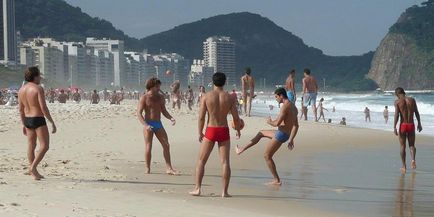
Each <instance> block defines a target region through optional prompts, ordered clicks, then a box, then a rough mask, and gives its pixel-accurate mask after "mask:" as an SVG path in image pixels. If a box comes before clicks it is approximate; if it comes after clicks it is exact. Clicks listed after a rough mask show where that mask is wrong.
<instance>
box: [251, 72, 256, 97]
mask: <svg viewBox="0 0 434 217" xmlns="http://www.w3.org/2000/svg"><path fill="white" fill-rule="evenodd" d="M254 95H255V79H254V78H253V77H252V82H251V83H250V97H252V98H253V96H254Z"/></svg>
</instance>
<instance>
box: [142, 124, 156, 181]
mask: <svg viewBox="0 0 434 217" xmlns="http://www.w3.org/2000/svg"><path fill="white" fill-rule="evenodd" d="M143 136H144V138H145V164H146V168H145V169H146V171H145V172H146V173H147V174H149V173H151V156H152V139H153V138H154V133H153V132H152V131H148V130H146V129H143Z"/></svg>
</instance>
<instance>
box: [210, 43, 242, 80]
mask: <svg viewBox="0 0 434 217" xmlns="http://www.w3.org/2000/svg"><path fill="white" fill-rule="evenodd" d="M203 58H204V61H205V66H208V67H213V68H214V73H215V72H223V73H225V74H226V76H227V82H226V85H234V84H236V82H235V81H236V78H235V42H234V41H233V40H232V39H231V38H230V37H225V36H213V37H209V38H207V39H206V41H205V42H203Z"/></svg>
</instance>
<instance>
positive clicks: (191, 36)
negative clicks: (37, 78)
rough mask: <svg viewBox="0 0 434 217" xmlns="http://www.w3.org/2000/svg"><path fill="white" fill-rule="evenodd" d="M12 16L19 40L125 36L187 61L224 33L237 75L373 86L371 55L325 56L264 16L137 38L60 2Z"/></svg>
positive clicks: (40, 3)
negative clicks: (232, 45)
mask: <svg viewBox="0 0 434 217" xmlns="http://www.w3.org/2000/svg"><path fill="white" fill-rule="evenodd" d="M16 15H17V20H16V23H17V29H19V30H20V31H21V33H22V35H23V37H24V38H29V37H37V36H41V37H45V36H47V37H53V38H55V39H57V40H69V41H83V40H84V39H85V37H90V36H92V37H98V38H102V37H107V38H112V39H120V40H124V41H125V46H126V48H127V49H130V50H135V51H141V50H143V49H148V50H149V51H150V52H153V53H158V52H160V50H163V51H164V52H176V53H179V54H181V55H183V56H185V57H186V58H188V59H190V60H191V59H201V58H202V56H203V55H202V50H203V48H202V46H203V41H204V40H205V39H206V38H207V37H209V36H213V35H225V36H229V37H231V38H233V39H234V40H235V42H236V56H237V61H236V63H237V72H239V75H241V74H242V69H243V68H244V67H245V66H250V67H252V69H253V73H254V75H255V76H256V77H257V78H266V79H267V81H268V82H267V83H268V84H270V85H271V84H279V83H282V80H283V79H285V78H286V76H287V72H288V71H289V70H290V69H292V68H295V69H296V70H297V71H298V72H299V74H298V78H299V79H301V77H302V70H303V69H304V68H310V69H311V70H312V72H313V74H314V75H315V76H316V77H317V79H318V80H321V81H322V80H323V79H325V80H326V85H327V86H328V87H329V88H327V90H369V89H375V88H376V85H375V84H374V82H372V81H371V80H369V79H366V78H365V74H366V73H367V72H368V70H369V66H370V62H371V60H372V56H373V53H367V54H365V55H362V56H348V57H334V56H327V55H324V54H323V52H322V51H321V50H319V49H316V48H313V47H309V46H307V45H306V44H304V43H303V41H302V39H300V38H299V37H297V36H295V35H293V34H292V33H290V32H288V31H286V30H285V29H283V28H281V27H279V26H277V25H276V24H275V23H273V22H272V21H270V20H269V19H267V18H265V17H262V16H260V15H257V14H252V13H248V12H243V13H232V14H227V15H219V16H215V17H210V18H207V19H202V20H200V21H197V22H193V23H189V24H184V25H180V26H177V27H175V28H173V29H171V30H168V31H165V32H162V33H159V34H155V35H151V36H148V37H146V38H143V39H140V40H138V39H135V38H132V37H129V36H127V35H126V34H125V33H123V32H122V31H121V30H118V29H116V28H115V27H113V25H112V24H111V23H110V22H108V21H106V20H103V19H100V18H93V17H91V16H89V15H87V14H85V13H83V12H82V11H81V9H80V8H78V7H72V6H70V5H68V4H67V3H66V2H65V1H63V0H19V1H16ZM28 15H31V16H28Z"/></svg>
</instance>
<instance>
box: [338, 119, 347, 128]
mask: <svg viewBox="0 0 434 217" xmlns="http://www.w3.org/2000/svg"><path fill="white" fill-rule="evenodd" d="M339 124H340V125H344V126H345V125H347V119H346V118H345V117H342V120H341V122H339Z"/></svg>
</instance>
